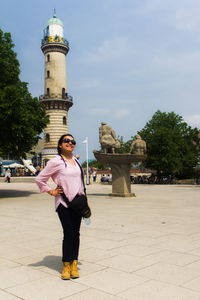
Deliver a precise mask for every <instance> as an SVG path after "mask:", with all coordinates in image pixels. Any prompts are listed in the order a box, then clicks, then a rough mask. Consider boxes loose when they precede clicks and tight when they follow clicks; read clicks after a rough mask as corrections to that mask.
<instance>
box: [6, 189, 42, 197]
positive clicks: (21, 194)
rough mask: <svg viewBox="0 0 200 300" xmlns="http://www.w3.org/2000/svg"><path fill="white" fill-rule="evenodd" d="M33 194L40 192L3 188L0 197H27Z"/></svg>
mask: <svg viewBox="0 0 200 300" xmlns="http://www.w3.org/2000/svg"><path fill="white" fill-rule="evenodd" d="M31 194H38V193H36V192H32V191H19V190H1V191H0V198H15V197H27V196H29V195H31Z"/></svg>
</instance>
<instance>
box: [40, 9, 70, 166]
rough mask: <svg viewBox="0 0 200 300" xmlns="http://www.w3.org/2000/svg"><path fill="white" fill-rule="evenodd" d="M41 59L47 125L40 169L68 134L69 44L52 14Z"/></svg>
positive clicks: (59, 23)
mask: <svg viewBox="0 0 200 300" xmlns="http://www.w3.org/2000/svg"><path fill="white" fill-rule="evenodd" d="M41 49H42V52H43V53H44V57H45V71H44V74H45V75H44V82H45V87H44V95H43V96H40V102H41V103H43V104H44V106H45V109H46V113H47V115H49V121H50V123H49V124H48V126H47V127H46V128H45V130H44V148H43V150H42V166H43V167H44V166H45V165H46V162H47V161H48V160H49V159H51V158H53V157H54V156H55V154H57V143H58V139H59V138H60V136H61V135H62V134H65V133H67V132H68V110H69V108H70V107H71V106H72V105H73V99H72V97H71V96H70V95H69V94H68V92H67V80H66V55H67V53H68V51H69V43H68V41H67V40H66V39H64V37H63V23H62V21H61V20H59V19H58V18H57V17H56V14H55V11H54V15H53V18H51V19H50V20H49V21H48V23H47V27H46V28H45V29H44V37H43V39H42V45H41Z"/></svg>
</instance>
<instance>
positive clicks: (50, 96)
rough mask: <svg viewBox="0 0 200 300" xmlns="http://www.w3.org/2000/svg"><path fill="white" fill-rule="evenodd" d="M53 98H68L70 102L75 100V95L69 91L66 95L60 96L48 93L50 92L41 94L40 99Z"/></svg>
mask: <svg viewBox="0 0 200 300" xmlns="http://www.w3.org/2000/svg"><path fill="white" fill-rule="evenodd" d="M51 99H58V100H67V101H69V102H73V97H72V96H71V95H69V94H68V93H65V94H64V95H62V97H60V96H58V95H48V94H46V95H40V96H39V100H40V101H43V100H51Z"/></svg>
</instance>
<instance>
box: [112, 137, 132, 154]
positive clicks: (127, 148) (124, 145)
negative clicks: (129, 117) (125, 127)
mask: <svg viewBox="0 0 200 300" xmlns="http://www.w3.org/2000/svg"><path fill="white" fill-rule="evenodd" d="M117 139H118V140H119V141H120V145H121V147H120V149H119V153H129V151H130V148H131V144H132V142H133V141H134V140H135V139H136V137H135V136H131V139H130V140H128V141H127V142H125V141H124V137H123V136H118V137H117Z"/></svg>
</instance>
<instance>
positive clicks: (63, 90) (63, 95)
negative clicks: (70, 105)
mask: <svg viewBox="0 0 200 300" xmlns="http://www.w3.org/2000/svg"><path fill="white" fill-rule="evenodd" d="M62 98H63V99H65V88H62Z"/></svg>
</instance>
